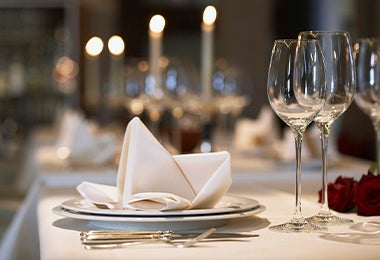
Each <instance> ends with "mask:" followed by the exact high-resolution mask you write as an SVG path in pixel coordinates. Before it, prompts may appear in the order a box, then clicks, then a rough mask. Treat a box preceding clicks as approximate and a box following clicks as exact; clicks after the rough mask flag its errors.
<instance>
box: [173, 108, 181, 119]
mask: <svg viewBox="0 0 380 260" xmlns="http://www.w3.org/2000/svg"><path fill="white" fill-rule="evenodd" d="M172 113H173V117H174V118H176V119H179V118H181V117H182V116H183V109H182V108H181V107H175V108H174V109H173V112H172Z"/></svg>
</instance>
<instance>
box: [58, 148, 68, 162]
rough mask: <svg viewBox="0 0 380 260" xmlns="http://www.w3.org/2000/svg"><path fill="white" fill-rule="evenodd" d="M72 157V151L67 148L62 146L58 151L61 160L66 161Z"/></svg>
mask: <svg viewBox="0 0 380 260" xmlns="http://www.w3.org/2000/svg"><path fill="white" fill-rule="evenodd" d="M69 156H70V149H69V148H68V147H67V146H61V147H59V148H58V149H57V157H58V159H60V160H66V159H67V158H69Z"/></svg>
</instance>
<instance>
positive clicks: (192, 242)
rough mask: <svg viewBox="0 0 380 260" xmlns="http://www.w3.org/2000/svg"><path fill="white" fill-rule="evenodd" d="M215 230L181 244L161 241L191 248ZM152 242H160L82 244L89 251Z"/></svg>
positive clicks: (167, 238)
mask: <svg viewBox="0 0 380 260" xmlns="http://www.w3.org/2000/svg"><path fill="white" fill-rule="evenodd" d="M215 230H216V229H215V228H210V229H208V230H206V231H205V232H203V233H201V234H199V235H198V236H196V237H193V238H190V239H186V240H184V241H181V242H176V241H173V240H172V238H170V237H162V239H161V240H160V241H161V242H164V243H166V244H169V245H171V246H173V247H176V248H185V247H191V246H193V245H195V244H196V243H198V242H200V241H201V240H203V239H205V238H207V237H208V236H210V235H211V234H212V233H213V232H214V231H215ZM152 241H156V242H158V241H159V240H140V241H132V242H125V243H105V244H86V243H83V242H82V243H83V244H84V245H85V249H88V250H89V249H113V248H121V247H126V246H131V245H137V244H142V243H149V242H152Z"/></svg>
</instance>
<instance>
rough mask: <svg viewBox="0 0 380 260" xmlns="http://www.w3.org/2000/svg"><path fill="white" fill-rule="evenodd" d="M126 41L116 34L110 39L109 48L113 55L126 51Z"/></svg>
mask: <svg viewBox="0 0 380 260" xmlns="http://www.w3.org/2000/svg"><path fill="white" fill-rule="evenodd" d="M124 48H125V45H124V41H123V39H122V38H121V37H120V36H117V35H114V36H112V37H111V38H110V39H109V40H108V50H109V51H110V52H111V54H113V55H121V54H122V53H123V52H124Z"/></svg>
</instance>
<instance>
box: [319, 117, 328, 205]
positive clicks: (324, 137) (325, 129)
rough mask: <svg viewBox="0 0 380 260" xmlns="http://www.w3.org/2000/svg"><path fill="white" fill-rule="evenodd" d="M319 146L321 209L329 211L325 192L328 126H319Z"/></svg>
mask: <svg viewBox="0 0 380 260" xmlns="http://www.w3.org/2000/svg"><path fill="white" fill-rule="evenodd" d="M320 130H321V146H322V204H321V211H322V212H327V211H329V205H328V196H327V195H328V194H327V147H328V140H329V128H328V127H327V126H325V125H322V126H321V127H320Z"/></svg>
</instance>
